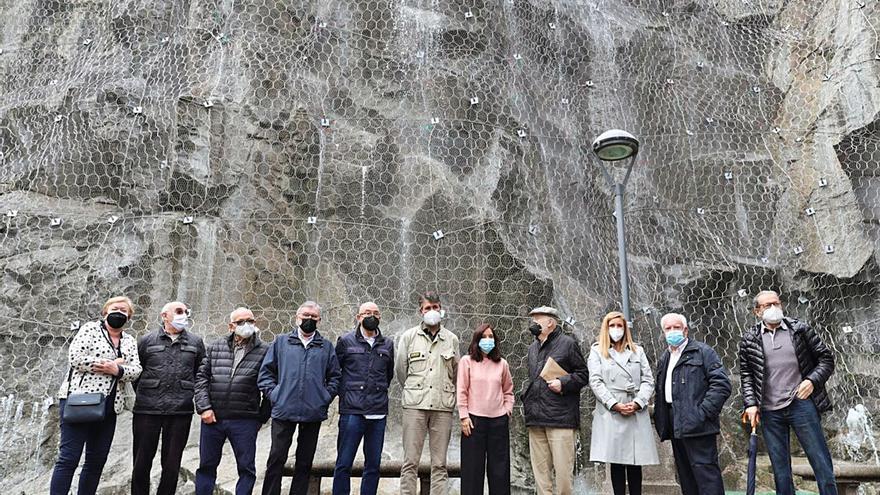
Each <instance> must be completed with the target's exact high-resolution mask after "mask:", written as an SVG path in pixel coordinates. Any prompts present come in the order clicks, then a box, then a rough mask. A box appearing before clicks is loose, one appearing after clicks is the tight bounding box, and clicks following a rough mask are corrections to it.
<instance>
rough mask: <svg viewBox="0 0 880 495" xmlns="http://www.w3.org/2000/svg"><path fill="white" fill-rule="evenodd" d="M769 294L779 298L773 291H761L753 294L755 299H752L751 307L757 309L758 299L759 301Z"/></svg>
mask: <svg viewBox="0 0 880 495" xmlns="http://www.w3.org/2000/svg"><path fill="white" fill-rule="evenodd" d="M771 294H772V295H774V296H776V297H777V298H778V297H779V293H778V292H776V291H775V290H762V291H761V292H758V293H757V294H755V297H753V298H752V306H754V307H756V308H757V307H758V299H760V298H761V296H769V295H771Z"/></svg>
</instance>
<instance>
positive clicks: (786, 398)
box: [761, 323, 802, 411]
mask: <svg viewBox="0 0 880 495" xmlns="http://www.w3.org/2000/svg"><path fill="white" fill-rule="evenodd" d="M761 341H762V343H763V346H764V396H763V397H762V398H761V408H762V409H765V410H767V411H778V410H779V409H782V408H784V407H787V406H788V405H789V404H791V402H792V401H793V400H794V397H795V394H796V393H797V389H798V386H799V385H800V384H801V381H802V379H801V368H800V366H799V365H798V360H797V354H796V353H795V350H794V344H793V343H792V341H791V330H790V329H789V328H787V327H786V325H785V323H782V324H781V325H779V326H778V327H776V330H771V329H769V328H767V326H766V325H764V324H763V323H762V324H761Z"/></svg>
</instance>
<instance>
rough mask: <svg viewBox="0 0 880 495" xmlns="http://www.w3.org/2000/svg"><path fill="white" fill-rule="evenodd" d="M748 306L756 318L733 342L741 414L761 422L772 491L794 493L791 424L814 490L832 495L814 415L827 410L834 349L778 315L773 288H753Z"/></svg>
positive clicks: (831, 477) (829, 467)
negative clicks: (756, 290)
mask: <svg viewBox="0 0 880 495" xmlns="http://www.w3.org/2000/svg"><path fill="white" fill-rule="evenodd" d="M754 306H755V307H754V313H755V316H757V317H758V318H760V319H761V322H759V323H758V324H757V325H755V326H754V327H752V328H750V329H749V330H746V332H745V333H743V336H742V341H741V342H740V345H739V368H740V381H741V382H742V396H743V403H744V406H745V412H744V413H743V420H744V421H747V422H749V423H750V424H751V425H752V426H753V427H754V426H756V425H757V424H758V423H759V422H760V423H761V430H762V432H763V434H764V443H765V444H766V445H767V453H768V454H769V455H770V463H771V465H772V466H773V477H774V479H775V481H776V493H777V494H780V495H794V493H795V487H794V481H793V480H792V476H791V451H790V447H789V446H790V441H789V438H790V434H791V433H790V431H791V429H794V432H795V434H796V435H797V437H798V441H800V443H801V447H803V449H804V452H805V453H806V454H807V459H809V461H810V466H811V467H812V468H813V473H814V474H815V475H816V483H817V484H818V486H819V493H820V494H821V495H837V483H836V481H835V478H834V467H833V465H832V462H831V453H830V452H829V450H828V443H827V442H826V440H825V435H824V433H823V432H822V418H821V417H820V414H821V413H823V412H825V411H829V410H831V401H830V400H829V399H828V393H827V392H826V391H825V382H827V381H828V378H829V377H831V373H833V372H834V354H832V352H831V350H830V349H828V347H826V346H825V344H824V343H823V342H822V340H821V339H820V338H819V336H818V335H816V332H814V331H813V329H811V328H810V326H809V325H807V324H806V323H803V322H801V321H798V320H795V319H793V318H786V317H785V316H784V315H783V312H782V302H781V301H780V300H779V294H777V293H776V292H774V291H770V290H765V291H761V292H759V293H758V295H757V296H755V299H754Z"/></svg>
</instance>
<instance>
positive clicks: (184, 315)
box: [159, 301, 190, 333]
mask: <svg viewBox="0 0 880 495" xmlns="http://www.w3.org/2000/svg"><path fill="white" fill-rule="evenodd" d="M189 313H190V312H189V306H187V305H186V304H184V303H182V302H180V301H171V302H170V303H167V304H165V305H164V306H162V312H161V313H159V316H160V318H162V325H163V326H164V327H165V331H166V332H168V333H179V332H181V331H183V330H184V329H186V328H187V327H188V326H189V325H188V324H187V325H186V326H184V327H182V328H179V327H178V326H174V325H173V324H172V323H173V322H174V318H178V321H180V320H185V321H187V322H188V321H189Z"/></svg>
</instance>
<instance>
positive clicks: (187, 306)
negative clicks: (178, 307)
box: [159, 301, 189, 314]
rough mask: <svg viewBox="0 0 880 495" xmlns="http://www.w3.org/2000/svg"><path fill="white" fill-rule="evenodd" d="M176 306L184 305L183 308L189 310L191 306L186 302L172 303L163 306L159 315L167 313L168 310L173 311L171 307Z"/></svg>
mask: <svg viewBox="0 0 880 495" xmlns="http://www.w3.org/2000/svg"><path fill="white" fill-rule="evenodd" d="M175 304H183V307H184V308H186V309H189V305H188V304H186V303H185V302H180V301H171V302H168V303H165V305H164V306H162V311H160V312H159V314H162V313H167V312H168V310H170V309H171V306H173V305H175Z"/></svg>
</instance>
